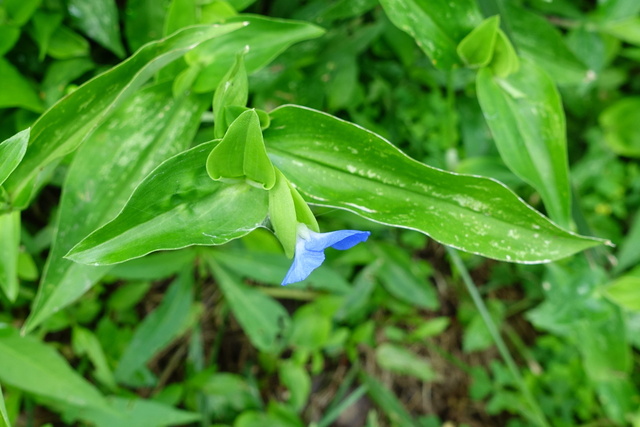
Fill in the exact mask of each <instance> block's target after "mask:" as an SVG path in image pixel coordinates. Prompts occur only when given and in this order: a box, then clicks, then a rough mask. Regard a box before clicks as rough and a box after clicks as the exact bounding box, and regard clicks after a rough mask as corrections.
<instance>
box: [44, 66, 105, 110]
mask: <svg viewBox="0 0 640 427" xmlns="http://www.w3.org/2000/svg"><path fill="white" fill-rule="evenodd" d="M94 67H95V64H94V63H93V62H92V61H91V60H90V59H88V58H73V59H67V60H64V61H55V62H53V63H52V64H51V65H49V67H47V72H46V74H45V76H44V80H43V81H42V86H41V88H40V89H41V91H42V92H43V93H44V103H45V105H46V106H47V107H51V106H52V105H53V104H55V103H56V102H57V101H58V100H59V99H60V98H62V97H63V96H64V95H65V93H66V91H67V90H68V86H69V84H70V83H71V82H72V81H74V80H75V79H77V78H78V77H80V76H82V75H83V74H84V73H86V72H87V71H89V70H91V69H92V68H94Z"/></svg>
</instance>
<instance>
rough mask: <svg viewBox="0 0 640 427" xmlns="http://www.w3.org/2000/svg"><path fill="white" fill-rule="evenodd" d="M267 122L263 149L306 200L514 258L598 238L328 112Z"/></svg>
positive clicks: (543, 257)
mask: <svg viewBox="0 0 640 427" xmlns="http://www.w3.org/2000/svg"><path fill="white" fill-rule="evenodd" d="M271 119H272V122H271V126H270V127H269V129H267V130H265V132H264V137H265V143H266V145H267V152H268V153H269V156H270V157H271V160H272V161H273V163H274V165H275V166H276V167H278V168H279V169H280V170H281V171H282V173H283V174H284V175H285V176H287V178H288V179H289V180H291V182H292V183H293V184H295V185H296V188H297V189H298V190H299V191H300V192H301V193H302V194H304V195H306V196H307V199H308V200H309V202H310V203H313V204H317V205H322V206H330V207H335V208H339V209H344V210H348V211H351V212H354V213H356V214H358V215H360V216H362V217H364V218H367V219H370V220H372V221H375V222H379V223H383V224H387V225H392V226H396V227H401V228H408V229H413V230H417V231H421V232H423V233H425V234H427V235H430V236H431V237H433V238H434V239H435V240H438V241H440V242H442V243H444V244H446V245H449V246H453V247H455V248H459V249H462V250H464V251H467V252H472V253H477V254H480V255H483V256H486V257H490V258H496V259H500V260H504V261H511V262H522V263H539V262H547V261H549V260H553V259H559V258H563V257H566V256H569V255H571V254H573V253H575V252H578V251H581V250H584V249H586V248H589V247H592V246H595V245H597V244H601V243H602V241H600V240H597V239H592V238H587V237H581V236H578V235H575V234H572V233H569V232H567V231H564V230H562V229H560V228H558V227H557V226H556V225H555V224H553V223H552V222H550V221H549V220H548V219H547V218H545V217H544V216H542V215H541V214H540V213H538V212H536V211H535V210H533V209H532V208H531V207H529V206H528V205H526V204H525V203H524V202H523V201H522V200H521V199H519V198H518V197H517V196H516V195H515V194H513V193H512V192H511V191H510V190H509V189H507V188H506V187H505V186H504V185H502V184H500V183H499V182H497V181H494V180H491V179H488V178H480V177H474V176H465V175H458V174H454V173H450V172H445V171H441V170H438V169H435V168H432V167H429V166H426V165H424V164H422V163H419V162H417V161H415V160H413V159H411V158H409V157H407V156H406V155H405V154H404V153H402V152H401V151H399V150H398V149H397V148H396V147H394V146H393V145H391V144H390V143H389V142H388V141H386V140H385V139H383V138H382V137H380V136H378V135H376V134H374V133H372V132H370V131H367V130H365V129H363V128H361V127H359V126H356V125H353V124H351V123H348V122H345V121H342V120H340V119H338V118H336V117H333V116H330V115H328V114H324V113H321V112H319V111H315V110H311V109H307V108H303V107H296V106H285V107H281V108H278V109H276V110H274V111H273V112H272V113H271Z"/></svg>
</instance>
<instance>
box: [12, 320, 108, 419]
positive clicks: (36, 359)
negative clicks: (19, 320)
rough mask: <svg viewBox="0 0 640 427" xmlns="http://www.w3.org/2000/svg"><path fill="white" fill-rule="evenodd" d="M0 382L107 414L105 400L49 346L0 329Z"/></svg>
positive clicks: (13, 331) (77, 406)
mask: <svg viewBox="0 0 640 427" xmlns="http://www.w3.org/2000/svg"><path fill="white" fill-rule="evenodd" d="M0 382H1V383H4V384H8V385H11V386H12V387H15V388H17V389H19V390H24V391H26V392H29V393H33V394H35V395H38V396H43V397H46V398H48V399H52V400H53V401H57V402H60V403H63V404H67V405H71V406H73V407H76V408H99V409H104V410H108V409H109V406H108V404H107V401H106V400H105V398H104V396H102V394H100V392H99V391H98V389H96V388H95V387H94V386H93V385H92V384H91V383H89V382H87V380H85V379H84V378H82V377H81V376H80V375H79V374H77V373H76V372H75V371H74V370H73V369H72V368H71V366H69V364H67V361H66V360H65V359H64V358H63V357H62V356H60V354H58V352H56V351H55V350H54V349H52V348H51V347H49V346H48V345H46V344H44V343H42V342H40V341H38V340H36V339H35V338H33V337H30V336H21V335H20V334H19V333H18V331H17V330H15V329H13V328H10V327H7V326H5V327H3V328H0Z"/></svg>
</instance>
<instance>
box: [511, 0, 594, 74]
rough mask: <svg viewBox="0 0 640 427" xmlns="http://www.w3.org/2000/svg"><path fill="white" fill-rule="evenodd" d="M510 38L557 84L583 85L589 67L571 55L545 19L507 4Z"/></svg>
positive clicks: (519, 50) (513, 4)
mask: <svg viewBox="0 0 640 427" xmlns="http://www.w3.org/2000/svg"><path fill="white" fill-rule="evenodd" d="M506 6H507V7H506V8H505V12H506V14H505V16H504V17H503V18H504V19H505V20H506V21H508V22H509V29H510V30H511V34H510V35H511V37H512V38H513V43H514V44H515V46H516V48H517V49H518V52H519V53H520V55H521V56H522V58H526V59H529V60H530V61H531V62H534V63H535V64H536V65H538V66H539V67H540V68H542V69H544V70H545V71H546V72H547V73H549V75H550V76H551V77H552V78H553V80H555V81H556V82H557V83H558V84H560V85H562V84H573V85H576V84H580V83H582V82H583V81H584V79H585V78H586V76H587V67H586V66H585V65H584V64H583V63H582V62H581V61H580V60H579V59H578V58H576V56H575V55H574V54H573V52H571V50H570V49H569V47H568V46H567V44H566V43H565V41H564V39H563V37H562V34H561V33H560V31H558V30H557V29H556V28H555V27H554V26H553V25H552V24H551V23H550V22H549V21H548V20H547V19H546V18H545V17H543V16H541V15H538V14H535V13H533V12H529V11H527V10H525V9H523V8H521V7H519V6H517V5H516V4H515V2H506Z"/></svg>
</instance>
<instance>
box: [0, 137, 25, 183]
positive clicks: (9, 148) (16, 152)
mask: <svg viewBox="0 0 640 427" xmlns="http://www.w3.org/2000/svg"><path fill="white" fill-rule="evenodd" d="M29 132H30V129H25V130H23V131H21V132H18V133H16V134H15V135H13V136H12V137H11V138H9V139H6V140H4V141H3V142H2V143H0V159H2V163H0V185H2V183H4V181H5V180H6V179H7V177H8V176H9V175H11V172H13V171H14V169H15V168H16V167H18V165H19V164H20V162H21V161H22V158H23V157H24V153H25V152H26V151H27V143H28V142H29Z"/></svg>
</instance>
